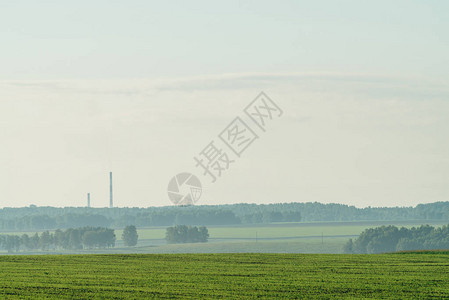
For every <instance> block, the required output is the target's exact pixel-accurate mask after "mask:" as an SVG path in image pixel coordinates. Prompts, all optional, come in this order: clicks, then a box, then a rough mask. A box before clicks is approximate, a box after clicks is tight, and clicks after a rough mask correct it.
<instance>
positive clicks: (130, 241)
mask: <svg viewBox="0 0 449 300" xmlns="http://www.w3.org/2000/svg"><path fill="white" fill-rule="evenodd" d="M122 239H123V242H124V243H125V246H128V247H129V246H135V245H137V240H138V239H139V235H138V234H137V229H136V226H134V225H128V226H126V227H125V229H124V230H123V233H122Z"/></svg>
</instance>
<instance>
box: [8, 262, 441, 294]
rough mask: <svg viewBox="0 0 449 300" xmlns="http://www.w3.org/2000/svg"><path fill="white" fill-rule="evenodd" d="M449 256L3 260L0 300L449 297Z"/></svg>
mask: <svg viewBox="0 0 449 300" xmlns="http://www.w3.org/2000/svg"><path fill="white" fill-rule="evenodd" d="M448 266H449V254H448V253H434V254H433V253H430V254H406V255H400V254H383V255H304V254H184V255H60V256H54V255H46V256H0V298H3V297H5V296H8V297H17V298H24V297H29V296H39V297H50V298H73V297H76V298H104V297H115V298H130V297H131V298H132V297H149V296H155V297H161V298H169V297H201V298H204V297H227V298H236V297H240V298H254V297H265V298H266V297H288V298H297V297H304V296H310V297H326V296H333V297H338V298H343V297H356V296H357V297H364V298H380V297H388V298H396V299H397V298H417V297H424V298H429V297H449V282H448V281H447V276H448V271H447V270H448Z"/></svg>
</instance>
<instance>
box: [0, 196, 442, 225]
mask: <svg viewBox="0 0 449 300" xmlns="http://www.w3.org/2000/svg"><path fill="white" fill-rule="evenodd" d="M368 220H369V221H380V220H388V221H392V220H394V221H399V220H449V202H436V203H431V204H420V205H417V206H416V207H366V208H356V207H355V206H348V205H344V204H322V203H317V202H314V203H311V202H309V203H277V204H260V205H257V204H245V203H243V204H229V205H215V206H206V205H203V206H187V207H177V206H166V207H149V208H87V207H64V208H57V207H37V206H34V205H31V206H29V207H22V208H3V209H0V230H1V231H26V230H40V231H42V230H54V229H57V228H61V229H67V228H75V227H82V226H92V227H111V228H123V227H125V226H126V225H128V224H134V225H136V226H137V227H140V228H142V227H150V226H173V225H181V224H182V225H205V226H207V225H234V224H245V223H252V224H259V223H273V222H300V221H303V222H314V221H368Z"/></svg>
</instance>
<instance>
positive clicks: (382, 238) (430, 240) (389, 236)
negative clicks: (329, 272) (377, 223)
mask: <svg viewBox="0 0 449 300" xmlns="http://www.w3.org/2000/svg"><path fill="white" fill-rule="evenodd" d="M436 249H449V225H445V226H442V227H439V228H435V227H432V226H429V225H423V226H420V227H413V228H410V229H408V228H405V227H402V228H397V227H396V226H382V227H377V228H370V229H366V230H365V231H363V232H362V233H361V234H360V236H359V237H358V238H357V239H356V240H355V241H352V239H351V240H349V241H348V242H347V243H346V245H345V247H344V252H345V253H361V254H363V253H384V252H394V251H409V250H436Z"/></svg>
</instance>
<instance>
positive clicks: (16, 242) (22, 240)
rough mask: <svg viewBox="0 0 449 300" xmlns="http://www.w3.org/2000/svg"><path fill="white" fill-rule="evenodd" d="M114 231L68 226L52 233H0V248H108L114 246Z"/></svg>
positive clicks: (26, 249) (24, 249)
mask: <svg viewBox="0 0 449 300" xmlns="http://www.w3.org/2000/svg"><path fill="white" fill-rule="evenodd" d="M115 239H116V237H115V233H114V230H113V229H109V228H102V227H83V228H76V229H73V228H70V229H67V230H64V231H62V230H60V229H58V230H56V231H55V232H54V233H50V232H49V231H44V232H42V233H41V234H40V235H39V234H38V233H36V234H34V235H32V236H29V235H28V234H23V235H21V236H19V235H0V249H4V250H7V251H8V252H19V251H21V250H23V251H34V250H42V251H47V250H50V249H52V250H57V249H70V250H78V249H94V248H110V247H114V246H115Z"/></svg>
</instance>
